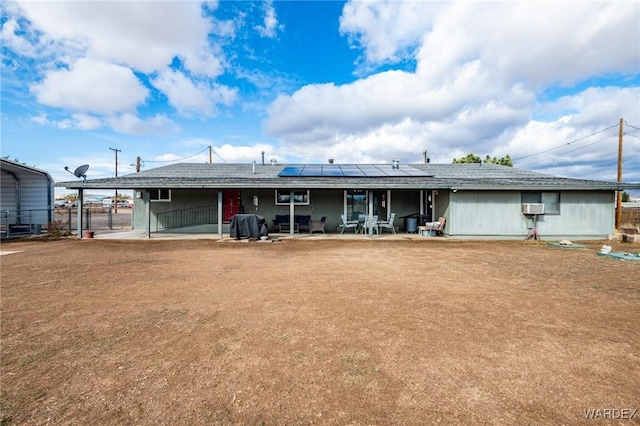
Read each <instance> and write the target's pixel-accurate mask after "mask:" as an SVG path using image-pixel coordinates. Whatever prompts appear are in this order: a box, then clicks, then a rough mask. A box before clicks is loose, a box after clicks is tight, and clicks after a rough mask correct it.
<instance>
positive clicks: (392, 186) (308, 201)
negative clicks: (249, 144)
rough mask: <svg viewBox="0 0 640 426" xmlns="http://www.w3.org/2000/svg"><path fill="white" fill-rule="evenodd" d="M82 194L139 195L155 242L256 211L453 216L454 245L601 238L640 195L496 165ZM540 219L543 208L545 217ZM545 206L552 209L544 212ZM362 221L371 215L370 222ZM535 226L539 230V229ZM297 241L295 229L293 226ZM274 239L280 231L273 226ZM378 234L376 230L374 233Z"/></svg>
mask: <svg viewBox="0 0 640 426" xmlns="http://www.w3.org/2000/svg"><path fill="white" fill-rule="evenodd" d="M56 186H64V187H66V188H68V189H73V190H78V192H79V195H80V196H82V192H83V190H94V189H100V190H104V189H116V188H119V189H130V190H133V192H134V198H135V200H134V201H135V203H134V204H135V205H134V208H133V215H134V217H133V227H134V229H144V230H145V231H146V234H147V236H150V235H151V232H156V231H160V230H165V229H171V228H181V227H187V226H191V225H198V224H212V225H214V227H215V231H214V232H215V233H217V234H219V235H220V236H222V235H223V234H224V233H228V226H229V225H228V224H229V219H230V217H231V216H233V215H235V214H238V213H255V214H258V215H261V216H263V217H265V218H266V219H267V221H268V223H271V220H272V219H274V218H275V216H276V215H289V218H290V220H291V224H292V225H293V224H294V217H295V216H296V215H298V216H300V215H305V216H310V218H311V220H319V219H320V218H321V217H322V216H326V217H327V219H326V229H328V230H331V231H334V230H336V229H337V228H338V226H339V225H340V223H341V219H340V216H341V214H344V215H345V216H346V217H347V218H355V219H357V218H358V217H359V216H360V215H362V214H372V215H377V216H378V217H379V218H384V219H386V218H387V216H388V215H389V214H390V213H391V212H395V213H396V217H397V218H398V219H397V221H396V222H395V225H396V229H397V230H398V231H405V232H407V231H408V232H414V231H415V230H416V225H421V224H423V222H427V221H432V220H437V219H438V217H441V216H442V217H446V219H447V221H446V227H445V229H444V235H445V236H447V237H452V238H489V239H521V238H523V237H524V236H526V235H527V234H528V233H529V232H530V231H531V230H532V228H537V231H538V233H539V234H540V235H542V236H543V237H544V238H545V239H562V238H571V239H601V238H606V237H607V236H608V235H609V234H611V233H612V232H613V231H614V227H615V199H616V198H615V197H616V191H618V190H623V189H634V188H640V184H623V183H620V184H619V183H613V182H605V181H596V180H584V179H571V178H564V177H558V176H551V175H545V174H541V173H537V172H532V171H527V170H519V169H515V168H511V167H505V166H500V165H495V164H433V163H429V164H399V162H398V161H395V160H394V162H393V163H392V164H278V163H276V162H272V163H270V164H256V163H255V162H254V163H253V164H188V163H178V164H173V165H169V166H165V167H159V168H155V169H150V170H145V171H142V172H139V173H134V174H129V175H124V176H119V177H117V178H108V179H92V180H87V181H84V182H82V181H75V182H60V183H57V184H56ZM523 205H526V207H527V208H534V210H530V212H531V213H535V212H537V210H535V209H538V208H543V209H544V214H524V213H523ZM540 206H542V207H540ZM360 217H361V216H360ZM534 221H535V224H534ZM287 229H289V232H290V233H291V234H293V233H294V232H295V229H296V228H295V227H294V226H291V227H288V228H287ZM270 231H271V232H273V228H272V229H270ZM370 231H371V230H370Z"/></svg>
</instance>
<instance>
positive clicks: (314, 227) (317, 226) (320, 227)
mask: <svg viewBox="0 0 640 426" xmlns="http://www.w3.org/2000/svg"><path fill="white" fill-rule="evenodd" d="M326 221H327V217H326V216H322V219H320V221H319V222H318V221H315V220H312V221H311V222H310V223H309V224H310V226H311V229H310V230H309V233H310V234H313V233H314V232H316V231H317V232H322V233H323V234H324V233H325V232H324V225H325V223H326Z"/></svg>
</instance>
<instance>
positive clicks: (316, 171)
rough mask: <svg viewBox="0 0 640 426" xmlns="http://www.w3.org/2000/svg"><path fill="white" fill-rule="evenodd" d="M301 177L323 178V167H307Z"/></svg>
mask: <svg viewBox="0 0 640 426" xmlns="http://www.w3.org/2000/svg"><path fill="white" fill-rule="evenodd" d="M300 176H322V166H320V165H307V166H304V168H303V169H302V173H300Z"/></svg>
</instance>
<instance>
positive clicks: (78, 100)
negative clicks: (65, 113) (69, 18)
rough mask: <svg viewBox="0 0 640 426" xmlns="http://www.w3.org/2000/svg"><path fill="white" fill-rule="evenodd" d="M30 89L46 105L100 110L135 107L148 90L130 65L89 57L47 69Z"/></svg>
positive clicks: (107, 112) (106, 112) (117, 110)
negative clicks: (50, 69)
mask: <svg viewBox="0 0 640 426" xmlns="http://www.w3.org/2000/svg"><path fill="white" fill-rule="evenodd" d="M30 89H31V92H32V93H33V94H34V95H35V96H36V98H37V99H38V102H40V103H41V104H43V105H47V106H52V107H57V108H65V109H70V110H74V111H79V112H91V113H98V114H114V113H118V112H123V111H133V110H135V108H136V107H137V106H138V105H139V104H141V103H142V102H144V100H145V98H146V97H147V94H148V90H147V89H146V88H145V87H144V86H143V85H142V84H141V83H140V81H139V80H138V79H137V78H136V76H135V75H134V74H133V72H132V71H131V70H130V69H129V68H125V67H123V66H119V65H114V64H109V63H105V62H98V61H92V60H89V59H79V60H78V61H76V62H75V63H73V64H72V65H71V68H70V69H68V70H67V69H60V70H56V71H49V72H47V73H46V74H45V77H44V80H43V81H42V82H40V83H36V84H33V85H32V86H31V87H30Z"/></svg>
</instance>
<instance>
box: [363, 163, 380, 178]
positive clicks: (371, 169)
mask: <svg viewBox="0 0 640 426" xmlns="http://www.w3.org/2000/svg"><path fill="white" fill-rule="evenodd" d="M359 167H360V170H362V172H363V173H364V174H365V176H366V177H387V174H386V173H385V172H384V171H382V170H380V169H379V168H378V167H376V166H374V165H368V164H363V165H361V166H359Z"/></svg>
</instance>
